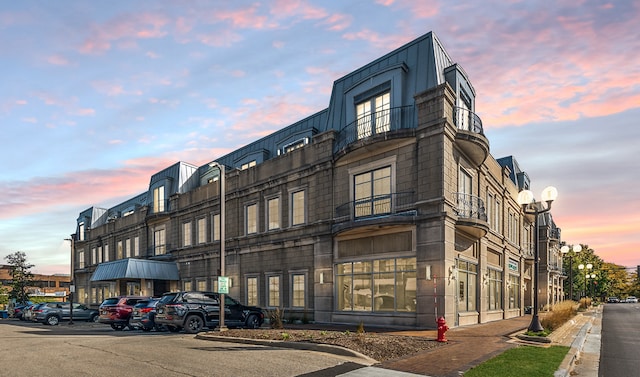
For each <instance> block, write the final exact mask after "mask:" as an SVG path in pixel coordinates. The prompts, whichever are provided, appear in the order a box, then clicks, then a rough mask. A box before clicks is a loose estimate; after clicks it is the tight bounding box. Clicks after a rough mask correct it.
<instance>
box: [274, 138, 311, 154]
mask: <svg viewBox="0 0 640 377" xmlns="http://www.w3.org/2000/svg"><path fill="white" fill-rule="evenodd" d="M307 144H309V138H308V137H305V138H303V139H300V140H296V141H294V142H293V143H289V144H287V145H285V146H284V147H282V148H280V149H278V155H280V154H287V153H289V152H292V151H294V150H296V149H298V148H302V147H304V146H305V145H307Z"/></svg>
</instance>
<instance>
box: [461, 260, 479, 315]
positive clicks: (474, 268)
mask: <svg viewBox="0 0 640 377" xmlns="http://www.w3.org/2000/svg"><path fill="white" fill-rule="evenodd" d="M457 266H458V310H459V311H461V312H470V311H475V310H476V292H477V289H476V287H477V281H478V265H476V264H473V263H471V262H466V261H462V260H459V261H458V263H457Z"/></svg>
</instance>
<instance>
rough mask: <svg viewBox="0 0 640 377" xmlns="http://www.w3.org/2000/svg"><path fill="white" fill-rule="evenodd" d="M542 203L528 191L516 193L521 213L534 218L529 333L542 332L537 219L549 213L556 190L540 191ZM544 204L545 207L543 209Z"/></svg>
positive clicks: (548, 188) (552, 188)
mask: <svg viewBox="0 0 640 377" xmlns="http://www.w3.org/2000/svg"><path fill="white" fill-rule="evenodd" d="M541 197H542V201H541V202H536V201H535V198H534V196H533V192H531V191H529V190H522V191H520V192H519V193H518V204H519V205H521V206H522V211H523V212H524V213H526V214H529V215H534V216H535V220H534V221H535V225H534V228H535V235H534V245H535V246H534V249H535V250H534V251H535V255H534V260H533V266H534V267H533V269H534V275H533V316H532V317H531V323H530V324H529V328H528V330H529V331H533V332H540V331H543V330H544V327H542V324H541V323H540V318H539V316H538V294H539V292H538V280H539V279H538V271H539V269H540V241H539V240H538V237H539V234H540V228H539V227H540V224H539V222H538V217H540V215H541V214H543V213H546V212H549V211H550V210H551V203H553V201H554V200H556V198H557V197H558V190H557V189H556V188H555V187H553V186H549V187H547V188H545V189H544V190H542V195H541ZM545 203H546V207H545Z"/></svg>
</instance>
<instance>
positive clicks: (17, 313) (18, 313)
mask: <svg viewBox="0 0 640 377" xmlns="http://www.w3.org/2000/svg"><path fill="white" fill-rule="evenodd" d="M32 304H33V302H31V301H29V302H26V303H22V304H17V305H15V306H14V307H13V309H10V310H9V314H10V315H11V316H12V317H13V318H18V319H19V320H21V321H24V318H23V317H22V314H23V310H24V308H26V307H27V306H29V305H32Z"/></svg>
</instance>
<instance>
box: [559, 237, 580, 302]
mask: <svg viewBox="0 0 640 377" xmlns="http://www.w3.org/2000/svg"><path fill="white" fill-rule="evenodd" d="M571 250H573V253H574V254H575V253H579V252H581V251H582V246H580V245H573V248H571V249H570V248H569V246H567V245H564V246H562V247H561V248H560V252H561V253H562V254H564V255H566V256H568V257H569V299H570V300H573V254H569V252H570V251H571Z"/></svg>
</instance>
